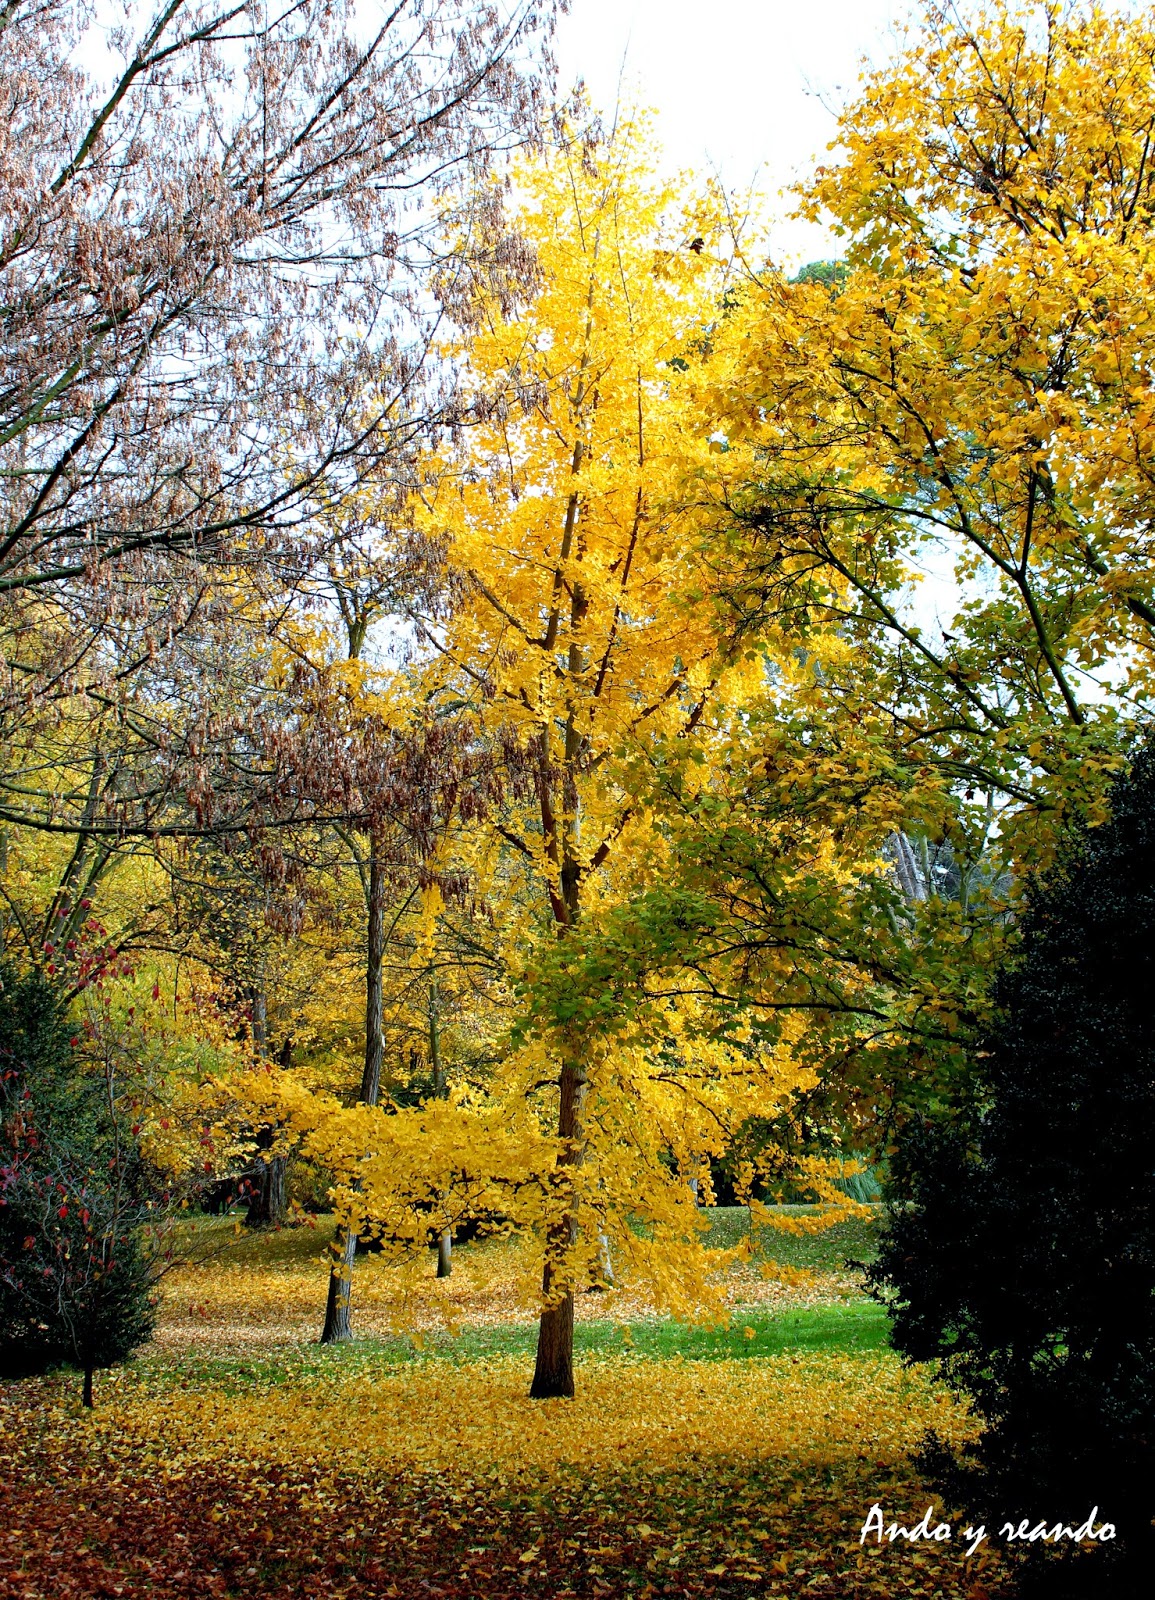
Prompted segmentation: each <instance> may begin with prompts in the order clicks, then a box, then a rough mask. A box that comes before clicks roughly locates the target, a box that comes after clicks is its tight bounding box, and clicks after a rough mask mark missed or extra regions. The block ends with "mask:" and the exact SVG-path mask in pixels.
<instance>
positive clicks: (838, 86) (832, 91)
mask: <svg viewBox="0 0 1155 1600" xmlns="http://www.w3.org/2000/svg"><path fill="white" fill-rule="evenodd" d="M909 10H910V3H909V0H695V3H693V4H691V3H689V0H572V5H571V11H570V15H569V16H568V17H565V18H563V19H562V22H561V26H560V29H559V35H558V66H559V69H560V71H559V88H560V89H562V90H563V91H564V90H565V89H566V88H568V87H571V86H572V85H573V84H574V82H575V81H576V80H577V79H578V78H579V77H580V78H583V79H584V80H585V82H586V85H587V87H588V88H589V91H590V97H591V99H592V101H593V103H594V105H595V106H597V107H598V108H599V109H600V110H602V111H612V110H613V107H614V104H615V102H616V101H617V98H618V86H619V82H620V83H621V85H622V99H623V100H624V101H625V102H627V103H633V104H638V105H644V106H652V107H653V108H654V109H655V110H656V111H657V113H658V133H659V135H660V137H661V139H662V143H663V145H664V147H665V150H666V152H667V157H668V159H669V161H670V163H671V164H672V165H675V166H678V167H682V166H690V167H697V168H716V169H717V171H718V172H719V173H720V175H721V176H722V178H723V180H724V181H725V183H726V185H727V186H728V187H729V188H731V189H743V188H746V187H748V186H749V185H750V183H751V181H752V180H754V179H755V178H757V186H758V188H759V189H760V190H761V192H762V193H763V194H765V195H766V196H767V197H768V198H770V199H773V198H774V197H775V196H776V195H777V194H778V192H779V191H780V190H781V189H783V188H784V187H785V186H786V185H787V184H789V183H790V182H791V180H792V179H793V178H795V177H796V176H798V175H800V174H801V173H803V172H804V171H805V170H806V169H807V168H808V167H809V166H811V165H812V164H813V163H814V161H815V160H816V159H820V158H821V156H822V153H823V151H824V149H825V146H826V145H827V144H828V142H829V141H830V139H831V138H832V137H833V134H834V125H835V122H834V111H835V108H836V107H837V106H838V105H839V104H840V103H841V102H842V101H844V100H845V99H846V97H847V96H848V95H849V94H852V93H853V91H854V87H855V84H856V83H857V80H858V77H859V73H860V71H861V66H862V58H863V57H864V56H869V57H870V58H871V59H873V60H874V61H876V62H882V61H884V60H886V59H887V58H888V56H889V55H890V54H891V53H892V51H893V49H894V44H895V37H896V36H895V31H894V27H895V24H896V23H901V21H902V19H903V18H905V17H906V16H907V15H908V13H909ZM623 64H624V71H623ZM789 208H790V207H789V202H788V201H777V202H775V204H774V210H775V211H776V212H777V213H778V215H779V216H780V217H782V218H784V215H785V212H786V211H787V210H788V209H789ZM772 238H773V243H774V245H775V247H776V249H777V250H778V252H780V254H781V256H782V258H783V264H784V265H787V264H791V263H793V264H799V263H801V262H803V261H808V260H814V259H815V258H819V257H824V256H830V255H835V254H837V253H838V245H837V244H836V243H835V241H833V240H832V239H831V238H829V237H828V236H826V235H824V234H823V233H822V232H821V231H820V230H818V229H816V228H813V227H807V226H806V225H804V224H801V223H788V222H786V221H785V220H782V221H780V222H778V224H777V225H776V227H775V229H774V232H773V235H772Z"/></svg>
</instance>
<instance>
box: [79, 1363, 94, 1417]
mask: <svg viewBox="0 0 1155 1600" xmlns="http://www.w3.org/2000/svg"><path fill="white" fill-rule="evenodd" d="M81 1399H82V1401H83V1403H84V1404H85V1405H86V1406H87V1407H88V1408H89V1410H91V1409H92V1407H93V1405H94V1403H95V1402H94V1401H93V1398H92V1368H91V1367H90V1366H86V1367H85V1369H84V1393H83V1394H82V1396H81Z"/></svg>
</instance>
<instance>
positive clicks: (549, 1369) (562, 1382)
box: [529, 1058, 587, 1400]
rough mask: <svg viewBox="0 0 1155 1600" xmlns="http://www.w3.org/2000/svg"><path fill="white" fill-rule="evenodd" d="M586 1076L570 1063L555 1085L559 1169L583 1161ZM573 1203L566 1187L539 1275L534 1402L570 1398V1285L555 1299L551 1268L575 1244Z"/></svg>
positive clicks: (571, 1324)
mask: <svg viewBox="0 0 1155 1600" xmlns="http://www.w3.org/2000/svg"><path fill="white" fill-rule="evenodd" d="M586 1081H587V1080H586V1074H585V1071H584V1069H583V1067H582V1066H581V1064H580V1063H579V1062H578V1061H576V1060H573V1059H568V1058H567V1059H566V1060H565V1061H563V1063H562V1069H561V1077H560V1079H559V1089H560V1104H559V1106H558V1119H557V1131H558V1137H559V1138H560V1139H561V1140H562V1141H563V1148H562V1154H561V1156H560V1158H559V1164H560V1165H561V1166H562V1167H563V1168H570V1169H572V1168H574V1167H576V1166H577V1165H578V1164H579V1163H580V1161H581V1133H582V1108H583V1105H584V1103H585V1095H586ZM577 1236H578V1217H577V1197H576V1195H575V1193H574V1189H573V1185H572V1183H571V1184H570V1185H569V1186H568V1199H567V1201H566V1205H565V1209H564V1211H563V1213H562V1215H561V1217H560V1218H559V1219H558V1221H557V1222H556V1223H555V1224H554V1226H553V1228H552V1229H551V1230H550V1235H549V1238H548V1239H547V1240H546V1263H545V1270H544V1272H543V1273H542V1284H541V1288H542V1298H543V1300H544V1301H545V1309H544V1310H543V1311H542V1314H541V1323H540V1325H539V1327H538V1334H537V1362H536V1364H535V1366H534V1371H533V1383H532V1384H531V1386H530V1391H529V1394H530V1398H531V1399H532V1400H552V1399H554V1398H556V1397H557V1396H559V1395H566V1396H571V1397H572V1395H573V1285H572V1284H570V1285H569V1286H568V1287H567V1288H566V1289H565V1290H564V1291H563V1292H562V1294H561V1295H560V1296H559V1295H557V1294H556V1293H555V1291H554V1280H555V1276H556V1269H555V1262H557V1261H558V1260H559V1259H560V1258H561V1257H562V1256H563V1255H564V1254H565V1252H566V1251H567V1250H569V1249H570V1248H571V1247H572V1246H573V1245H574V1244H576V1242H577Z"/></svg>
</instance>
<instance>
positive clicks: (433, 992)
mask: <svg viewBox="0 0 1155 1600" xmlns="http://www.w3.org/2000/svg"><path fill="white" fill-rule="evenodd" d="M429 1065H430V1067H431V1068H432V1069H433V1093H434V1094H435V1095H436V1096H437V1098H438V1099H439V1100H441V1099H444V1098H445V1095H446V1094H447V1093H448V1089H449V1085H448V1083H447V1081H446V1077H445V1068H444V1067H443V1066H442V1063H441V1017H440V1013H439V1011H438V1005H437V983H436V980H435V981H434V982H433V983H431V984H430V985H429ZM452 1273H453V1229H452V1228H443V1229H442V1230H441V1233H440V1234H439V1235H438V1239H437V1276H438V1277H439V1278H448V1277H450V1276H451V1275H452Z"/></svg>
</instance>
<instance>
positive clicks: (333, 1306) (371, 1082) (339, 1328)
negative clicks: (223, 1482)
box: [321, 835, 385, 1344]
mask: <svg viewBox="0 0 1155 1600" xmlns="http://www.w3.org/2000/svg"><path fill="white" fill-rule="evenodd" d="M366 897H367V899H368V902H369V906H368V910H369V928H368V938H367V940H366V944H367V959H366V975H365V1069H364V1071H363V1073H362V1075H361V1093H360V1096H359V1099H360V1102H361V1104H362V1105H366V1106H375V1105H376V1104H377V1097H378V1095H379V1094H380V1092H381V1068H382V1065H383V1063H384V1059H385V1038H384V1029H383V1025H382V981H383V978H382V974H383V968H384V963H385V860H384V849H383V841H382V840H381V838H380V837H379V836H378V835H374V836H373V838H372V839H371V841H370V845H369V872H368V879H367V882H366ZM356 1254H357V1235H356V1233H354V1232H353V1231H352V1230H351V1229H348V1228H341V1229H338V1231H337V1237H336V1238H335V1239H334V1241H333V1255H334V1260H333V1266H332V1268H331V1270H330V1273H329V1294H328V1298H327V1301H326V1304H325V1326H324V1328H323V1329H322V1330H321V1343H322V1344H343V1343H345V1342H346V1341H347V1340H349V1339H351V1338H352V1337H353V1261H354V1259H355V1257H356Z"/></svg>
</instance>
